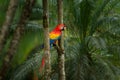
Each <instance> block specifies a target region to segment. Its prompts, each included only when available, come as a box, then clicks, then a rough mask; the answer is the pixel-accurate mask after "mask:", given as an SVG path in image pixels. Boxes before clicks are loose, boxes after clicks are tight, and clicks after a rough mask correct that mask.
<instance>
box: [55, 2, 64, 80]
mask: <svg viewBox="0 0 120 80" xmlns="http://www.w3.org/2000/svg"><path fill="white" fill-rule="evenodd" d="M57 6H58V24H60V23H63V1H62V0H57ZM58 44H59V47H60V48H61V49H58V48H56V49H57V53H58V68H59V78H58V79H59V80H65V63H64V62H65V56H64V54H65V52H64V46H63V45H64V35H63V32H62V36H61V39H60V41H59V43H58ZM60 50H63V51H62V52H61V51H60Z"/></svg>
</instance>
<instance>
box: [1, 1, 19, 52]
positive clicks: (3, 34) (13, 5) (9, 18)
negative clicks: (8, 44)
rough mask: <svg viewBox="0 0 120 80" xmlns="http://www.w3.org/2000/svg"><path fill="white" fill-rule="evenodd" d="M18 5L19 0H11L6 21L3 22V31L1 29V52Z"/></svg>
mask: <svg viewBox="0 0 120 80" xmlns="http://www.w3.org/2000/svg"><path fill="white" fill-rule="evenodd" d="M17 5H18V0H10V3H9V6H8V10H7V13H6V18H5V22H4V23H3V26H2V28H1V31H0V53H1V50H2V48H3V46H4V43H5V41H6V40H5V39H6V37H7V34H8V32H9V27H10V26H11V24H12V21H13V18H14V15H15V12H16V8H17Z"/></svg>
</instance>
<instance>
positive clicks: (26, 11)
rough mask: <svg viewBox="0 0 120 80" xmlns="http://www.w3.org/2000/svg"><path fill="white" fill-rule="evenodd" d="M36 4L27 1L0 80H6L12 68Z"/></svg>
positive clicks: (33, 1)
mask: <svg viewBox="0 0 120 80" xmlns="http://www.w3.org/2000/svg"><path fill="white" fill-rule="evenodd" d="M34 3H35V0H26V3H25V6H24V8H23V12H22V15H21V19H20V21H19V23H18V25H17V28H16V30H15V32H14V35H13V39H12V41H11V43H10V47H9V49H8V51H7V54H6V56H5V58H4V61H3V64H2V69H1V71H0V80H5V74H6V73H7V69H8V68H9V66H10V62H11V60H12V58H13V55H14V53H16V49H17V46H18V43H19V40H20V38H21V36H22V35H23V32H24V26H25V24H26V21H27V20H28V18H29V16H30V13H31V11H32V7H33V4H34Z"/></svg>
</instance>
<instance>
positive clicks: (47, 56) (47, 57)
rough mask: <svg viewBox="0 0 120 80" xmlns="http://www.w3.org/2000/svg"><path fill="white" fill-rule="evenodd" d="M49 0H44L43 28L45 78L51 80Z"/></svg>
mask: <svg viewBox="0 0 120 80" xmlns="http://www.w3.org/2000/svg"><path fill="white" fill-rule="evenodd" d="M48 10H49V9H48V0H43V28H44V36H45V37H44V49H45V51H44V55H45V67H46V70H45V79H46V80H50V79H51V78H50V72H51V64H50V45H49V44H50V42H49V40H50V39H49V22H48V19H49V17H48V15H49V13H48Z"/></svg>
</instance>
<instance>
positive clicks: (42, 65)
mask: <svg viewBox="0 0 120 80" xmlns="http://www.w3.org/2000/svg"><path fill="white" fill-rule="evenodd" d="M44 66H45V56H43V57H42V60H41V64H40V68H39V71H40V73H42V71H43V68H44Z"/></svg>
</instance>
